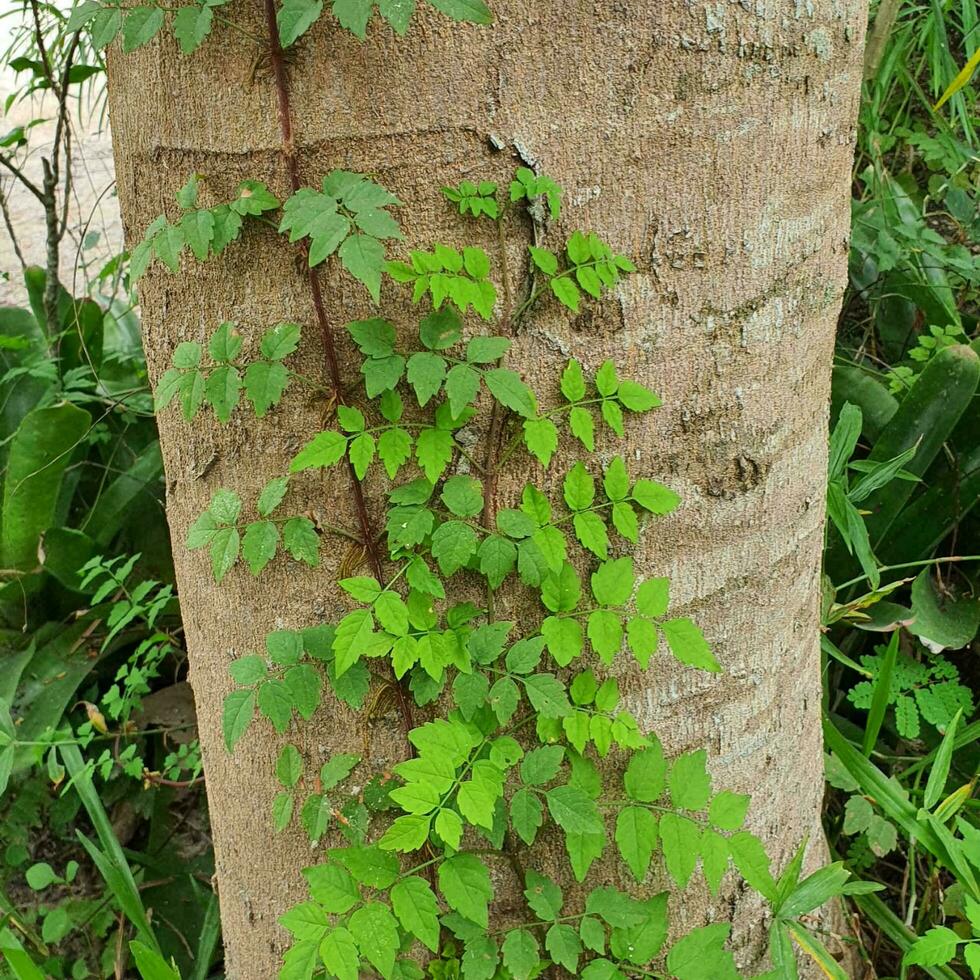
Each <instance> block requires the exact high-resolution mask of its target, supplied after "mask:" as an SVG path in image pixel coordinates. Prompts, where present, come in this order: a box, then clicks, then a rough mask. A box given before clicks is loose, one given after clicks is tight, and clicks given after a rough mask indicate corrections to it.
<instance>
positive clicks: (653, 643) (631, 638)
mask: <svg viewBox="0 0 980 980" xmlns="http://www.w3.org/2000/svg"><path fill="white" fill-rule="evenodd" d="M626 640H627V642H628V643H629V647H630V650H632V651H633V656H634V657H635V658H636V662H637V663H638V664H639V665H640V667H641V668H642V669H643V670H646V669H647V666H648V665H649V663H650V658H651V657H652V656H653V655H654V654H655V653H656V652H657V630H656V627H655V626H654V625H653V623H651V622H650V620H649V619H644V618H643V617H642V616H634V617H633V618H632V619H630V620H629V622H628V623H627V624H626Z"/></svg>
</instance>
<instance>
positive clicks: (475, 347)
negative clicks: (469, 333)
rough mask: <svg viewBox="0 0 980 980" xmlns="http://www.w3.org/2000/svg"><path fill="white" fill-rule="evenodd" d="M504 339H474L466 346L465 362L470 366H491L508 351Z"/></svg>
mask: <svg viewBox="0 0 980 980" xmlns="http://www.w3.org/2000/svg"><path fill="white" fill-rule="evenodd" d="M510 347H511V342H510V340H508V339H507V338H506V337H474V338H473V339H472V340H470V342H469V343H468V344H467V345H466V360H467V361H469V362H470V364H493V363H494V362H495V361H499V360H500V358H502V357H503V356H504V354H506V353H507V351H509V350H510Z"/></svg>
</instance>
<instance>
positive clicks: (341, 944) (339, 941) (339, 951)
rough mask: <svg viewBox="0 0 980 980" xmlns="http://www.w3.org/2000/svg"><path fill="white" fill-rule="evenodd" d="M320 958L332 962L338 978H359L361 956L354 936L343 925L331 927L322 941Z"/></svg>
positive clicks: (349, 979)
mask: <svg viewBox="0 0 980 980" xmlns="http://www.w3.org/2000/svg"><path fill="white" fill-rule="evenodd" d="M320 959H322V960H323V962H324V963H329V964H330V972H331V973H332V974H333V975H334V976H335V977H337V980H357V978H358V976H359V975H360V972H359V967H360V962H361V961H360V956H359V954H358V950H357V945H356V943H355V941H354V937H353V936H352V935H351V934H350V933H349V932H348V931H347V930H346V929H344V928H343V927H342V926H338V927H337V928H335V929H331V930H330V931H329V932H328V933H327V934H326V935H325V936H324V937H323V939H322V940H321V942H320Z"/></svg>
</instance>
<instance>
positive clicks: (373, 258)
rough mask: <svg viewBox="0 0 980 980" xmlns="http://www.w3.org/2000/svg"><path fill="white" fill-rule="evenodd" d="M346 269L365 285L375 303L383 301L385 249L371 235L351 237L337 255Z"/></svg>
mask: <svg viewBox="0 0 980 980" xmlns="http://www.w3.org/2000/svg"><path fill="white" fill-rule="evenodd" d="M337 254H338V256H339V257H340V261H341V263H342V264H343V266H344V268H345V269H346V270H347V271H348V272H349V273H350V274H351V275H352V276H353V277H354V278H355V279H357V280H359V281H360V282H362V283H364V285H365V286H366V287H367V291H368V292H369V293H370V294H371V298H372V299H373V300H374V301H375V303H377V302H379V301H380V300H381V273H382V272H383V271H384V266H385V249H384V245H382V244H381V242H379V241H378V240H377V239H376V238H372V237H371V236H370V235H351V236H350V237H349V238H348V239H346V240H345V241H344V244H343V245H341V246H340V251H339V252H338V253H337Z"/></svg>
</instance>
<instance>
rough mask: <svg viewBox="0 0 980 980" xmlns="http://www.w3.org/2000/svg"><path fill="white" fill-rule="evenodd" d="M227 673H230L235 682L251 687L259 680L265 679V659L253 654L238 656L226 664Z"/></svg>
mask: <svg viewBox="0 0 980 980" xmlns="http://www.w3.org/2000/svg"><path fill="white" fill-rule="evenodd" d="M228 673H229V674H231V676H232V678H233V679H234V680H235V683H236V684H241V685H242V686H244V687H252V686H253V685H255V684H258V682H259V681H261V680H265V677H266V674H267V673H268V670H267V669H266V666H265V660H264V659H263V658H262V657H259V656H257V655H255V654H252V655H251V656H249V657H239V658H238V659H237V660H233V661H232V662H231V663H230V664H229V665H228Z"/></svg>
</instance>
